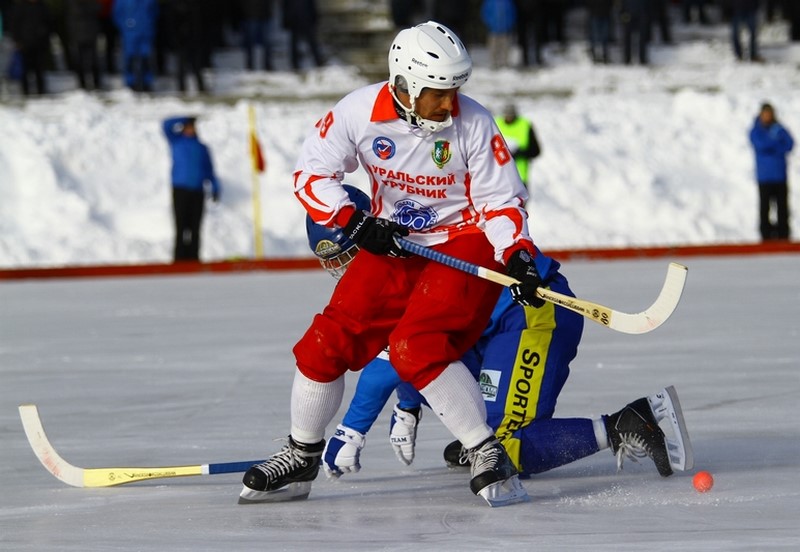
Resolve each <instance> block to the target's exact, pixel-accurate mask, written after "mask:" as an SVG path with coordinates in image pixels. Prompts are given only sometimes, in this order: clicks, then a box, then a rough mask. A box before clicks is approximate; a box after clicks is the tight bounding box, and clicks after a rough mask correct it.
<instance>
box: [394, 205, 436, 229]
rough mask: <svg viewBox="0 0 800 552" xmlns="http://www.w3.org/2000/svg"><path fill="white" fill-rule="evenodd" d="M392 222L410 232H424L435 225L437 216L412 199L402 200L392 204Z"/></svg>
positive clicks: (433, 211)
mask: <svg viewBox="0 0 800 552" xmlns="http://www.w3.org/2000/svg"><path fill="white" fill-rule="evenodd" d="M392 220H394V221H395V222H396V223H398V224H402V225H403V226H406V227H408V228H410V229H412V230H417V231H420V230H424V229H425V228H429V227H431V226H433V225H434V224H436V222H437V221H438V220H439V215H438V213H436V211H435V210H434V209H433V208H431V207H428V206H426V205H422V204H421V203H417V202H416V201H414V200H413V199H403V200H400V201H398V202H397V203H395V204H394V214H393V215H392Z"/></svg>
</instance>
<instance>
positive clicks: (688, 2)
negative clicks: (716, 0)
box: [682, 0, 711, 25]
mask: <svg viewBox="0 0 800 552" xmlns="http://www.w3.org/2000/svg"><path fill="white" fill-rule="evenodd" d="M682 8H683V22H684V23H691V22H692V21H694V14H695V13H696V14H697V20H698V21H699V22H700V24H701V25H709V24H711V21H710V20H709V19H708V15H707V14H706V0H683V2H682Z"/></svg>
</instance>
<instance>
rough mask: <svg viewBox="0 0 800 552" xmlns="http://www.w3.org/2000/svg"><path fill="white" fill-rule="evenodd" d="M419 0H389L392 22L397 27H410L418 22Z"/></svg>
mask: <svg viewBox="0 0 800 552" xmlns="http://www.w3.org/2000/svg"><path fill="white" fill-rule="evenodd" d="M421 3H422V2H421V1H420V0H389V11H390V12H391V15H392V24H393V25H394V26H395V27H397V28H398V29H405V28H406V27H412V26H414V25H416V24H417V23H419V21H418V18H419V15H418V14H419V11H420V8H421V7H422V6H421Z"/></svg>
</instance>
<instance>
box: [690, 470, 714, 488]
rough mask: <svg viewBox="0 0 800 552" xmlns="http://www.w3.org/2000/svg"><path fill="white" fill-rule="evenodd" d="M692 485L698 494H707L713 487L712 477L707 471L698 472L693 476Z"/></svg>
mask: <svg viewBox="0 0 800 552" xmlns="http://www.w3.org/2000/svg"><path fill="white" fill-rule="evenodd" d="M692 485H694V488H695V489H697V492H698V493H705V492H708V491H710V490H711V487H713V486H714V476H712V475H711V474H710V473H709V472H707V471H699V472H697V473H696V474H694V478H693V479H692Z"/></svg>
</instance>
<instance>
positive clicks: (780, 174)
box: [750, 103, 794, 240]
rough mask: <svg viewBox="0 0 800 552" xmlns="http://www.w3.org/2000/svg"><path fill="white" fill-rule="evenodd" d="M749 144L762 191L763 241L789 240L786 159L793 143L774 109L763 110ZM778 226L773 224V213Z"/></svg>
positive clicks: (766, 106)
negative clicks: (754, 156) (753, 154)
mask: <svg viewBox="0 0 800 552" xmlns="http://www.w3.org/2000/svg"><path fill="white" fill-rule="evenodd" d="M750 143H751V144H752V145H753V150H754V152H755V155H756V180H757V181H758V191H759V202H760V206H759V219H760V220H759V228H760V230H761V239H763V240H774V239H779V240H788V239H789V201H788V195H789V194H788V192H789V186H788V177H787V174H788V171H787V163H786V157H787V155H788V154H789V152H790V151H792V148H793V147H794V140H793V139H792V135H791V134H789V131H788V130H787V129H785V128H784V127H783V126H782V125H781V124H780V123H779V122H778V119H777V117H776V116H775V110H774V108H773V107H772V106H771V105H770V104H768V103H765V104H763V105H762V106H761V111H760V112H759V114H758V116H757V117H756V120H755V121H754V122H753V128H752V129H751V130H750ZM773 212H774V213H775V219H776V222H775V223H773V222H772V217H771V216H770V215H771V213H773Z"/></svg>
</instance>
